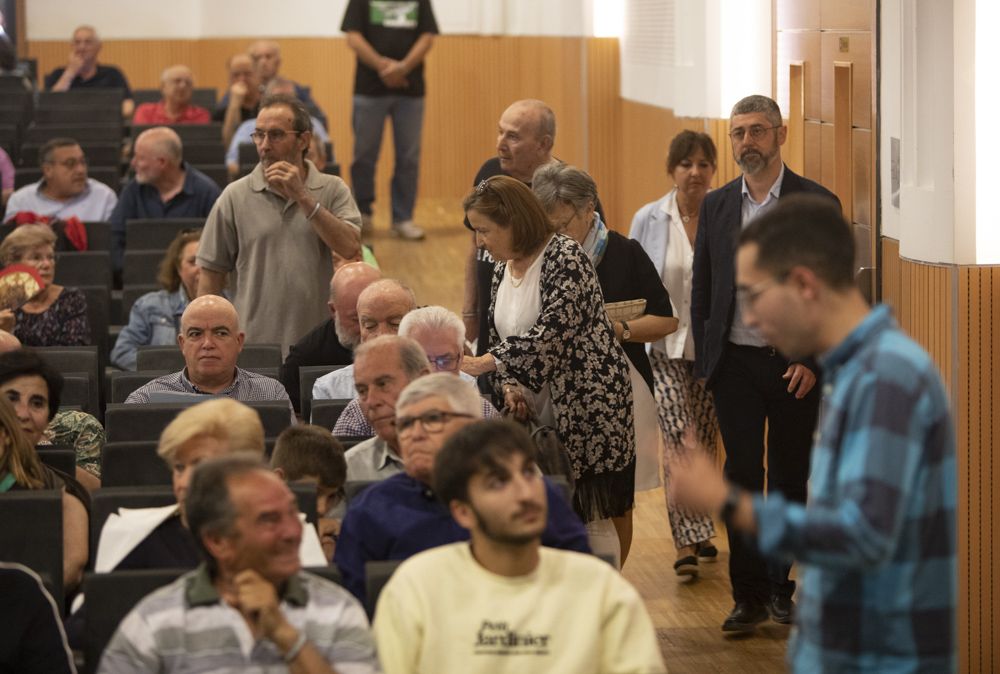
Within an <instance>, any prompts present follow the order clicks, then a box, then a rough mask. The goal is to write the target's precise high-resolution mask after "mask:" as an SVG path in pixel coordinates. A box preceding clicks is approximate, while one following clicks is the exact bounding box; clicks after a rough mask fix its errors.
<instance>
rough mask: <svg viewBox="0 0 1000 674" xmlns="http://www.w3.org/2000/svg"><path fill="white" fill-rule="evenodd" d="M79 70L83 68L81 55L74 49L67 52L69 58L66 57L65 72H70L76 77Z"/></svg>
mask: <svg viewBox="0 0 1000 674" xmlns="http://www.w3.org/2000/svg"><path fill="white" fill-rule="evenodd" d="M81 70H83V57H82V56H80V55H79V54H77V53H76V52H75V51H71V52H70V53H69V58H68V59H66V70H65V72H67V73H70V74H72V75H73V77H76V75H77V74H78V73H79V72H80V71H81Z"/></svg>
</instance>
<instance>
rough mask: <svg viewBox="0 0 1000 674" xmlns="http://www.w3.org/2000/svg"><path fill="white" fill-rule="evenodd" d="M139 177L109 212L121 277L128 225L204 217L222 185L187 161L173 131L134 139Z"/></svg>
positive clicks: (161, 130) (149, 131)
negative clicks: (140, 221)
mask: <svg viewBox="0 0 1000 674" xmlns="http://www.w3.org/2000/svg"><path fill="white" fill-rule="evenodd" d="M132 168H133V169H134V170H135V178H133V179H132V180H131V181H129V183H128V184H127V185H126V186H125V187H124V189H122V193H121V196H120V197H119V198H118V205H117V206H115V210H114V212H112V213H111V251H112V252H111V258H112V264H113V266H114V269H115V273H116V274H118V273H121V270H122V260H123V258H124V255H125V221H126V220H130V219H132V220H134V219H138V218H146V219H150V218H206V217H208V214H209V212H211V210H212V206H213V205H214V204H215V200H216V199H218V198H219V193H220V190H219V186H218V185H216V184H215V181H213V180H212V179H211V178H209V177H208V176H206V175H205V174H204V173H202V172H201V171H199V170H198V169H196V168H195V167H193V166H190V165H189V164H187V163H185V162H184V147H183V145H182V144H181V139H180V136H178V135H177V132H176V131H174V130H173V129H171V128H168V127H165V126H158V127H155V128H152V129H147V130H146V131H143V132H142V133H141V134H139V137H138V138H136V140H135V151H134V152H133V155H132Z"/></svg>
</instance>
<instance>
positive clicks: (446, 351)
mask: <svg viewBox="0 0 1000 674" xmlns="http://www.w3.org/2000/svg"><path fill="white" fill-rule="evenodd" d="M399 336H400V337H410V338H412V339H414V340H416V342H417V343H418V344H420V346H421V347H422V348H423V350H424V353H425V354H427V360H428V361H430V363H431V369H432V370H433V371H435V372H447V373H449V374H453V375H455V376H457V377H461V378H462V379H465V380H466V381H468V382H469V383H470V384H473V385H475V383H476V380H475V378H473V377H470V376H469V375H467V374H465V373H464V372H462V371H461V368H462V359H463V358H464V357H465V324H464V323H462V319H461V318H459V317H458V316H456V315H455V314H454V313H452V312H450V311H448V310H447V309H445V308H444V307H437V306H431V307H420V308H419V309H414V310H413V311H411V312H410V313H408V314H406V315H405V316H403V320H402V321H401V322H400V323H399ZM481 402H482V408H483V409H482V416H483V418H493V417H498V416H500V413H499V412H497V409H496V408H495V407H493V404H492V403H491V402H490V401H488V400H486V399H485V398H482V399H481ZM333 434H334V435H340V436H355V437H369V436H371V435H374V434H375V429H373V428H372V425H371V424H370V423H368V419H366V418H365V414H364V412H362V410H361V400H360V399H359V398H355V399H354V400H352V401H351V403H350V404H349V405H348V406H347V407H346V408H344V411H343V412H342V413H341V415H340V418H339V419H337V423H336V425H335V426H334V427H333Z"/></svg>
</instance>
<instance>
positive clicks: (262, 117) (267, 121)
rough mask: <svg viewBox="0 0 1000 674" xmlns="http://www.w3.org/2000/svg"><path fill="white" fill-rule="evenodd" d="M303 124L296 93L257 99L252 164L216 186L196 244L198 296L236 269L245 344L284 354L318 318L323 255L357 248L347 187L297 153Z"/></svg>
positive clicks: (324, 290)
mask: <svg viewBox="0 0 1000 674" xmlns="http://www.w3.org/2000/svg"><path fill="white" fill-rule="evenodd" d="M310 128H311V122H310V119H309V112H308V111H307V110H306V109H305V107H304V106H303V105H302V103H301V102H300V101H299V100H297V99H295V98H292V97H290V96H281V95H278V96H271V97H268V98H266V99H264V101H263V102H262V103H261V109H260V113H259V114H258V115H257V126H256V131H254V135H253V139H254V143H255V144H256V146H257V154H258V155H259V157H260V162H259V163H258V164H257V166H256V167H255V168H254V170H253V171H252V172H251V173H250V175H248V176H246V177H244V178H241V179H239V180H237V181H236V182H234V183H230V184H229V186H227V187H226V189H225V190H223V192H222V195H221V196H220V197H219V199H218V201H216V202H215V206H214V207H213V208H212V212H211V213H210V214H209V216H208V220H207V222H206V223H205V232H204V234H203V235H202V238H201V244H200V246H199V248H198V264H199V265H201V277H200V279H199V281H198V294H199V295H209V294H215V295H218V294H219V293H221V292H222V289H223V288H224V287H225V285H226V275H227V274H229V273H230V272H234V271H237V270H238V274H237V275H236V278H235V286H236V287H235V293H234V294H235V301H234V304H235V305H236V309H237V311H238V312H239V314H240V316H241V317H243V319H244V326H245V328H244V329H245V330H246V336H247V342H248V343H251V344H254V343H262V342H263V343H266V342H271V343H279V344H281V348H282V351H283V352H285V353H287V351H288V348H289V347H290V346H291V345H292V344H294V343H295V342H297V341H298V340H299V339H300V338H301V337H302V336H303V335H305V334H306V333H307V332H309V330H311V329H312V328H313V326H315V325H316V324H317V323H319V322H321V321H322V320H323V319H324V318H326V316H327V307H326V300H327V297H328V294H329V282H330V277H331V276H333V257H332V255H331V252H334V253H337V254H338V255H340V256H342V257H348V258H350V257H353V256H354V255H356V254H357V252H358V248H359V246H360V231H361V214H360V213H359V212H358V207H357V206H356V205H355V203H354V199H353V198H352V197H351V192H350V190H349V189H348V187H347V185H346V184H344V181H343V180H341V179H340V178H338V177H337V176H332V175H328V174H325V173H321V172H320V171H319V170H318V169H317V168H316V166H315V165H314V164H313V163H312V162H310V161H309V160H307V159H306V158H305V155H306V151H307V150H308V149H309V143H310V142H311V141H312V131H311V130H310Z"/></svg>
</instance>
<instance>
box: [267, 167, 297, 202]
mask: <svg viewBox="0 0 1000 674" xmlns="http://www.w3.org/2000/svg"><path fill="white" fill-rule="evenodd" d="M264 179H265V180H267V184H268V185H270V186H271V187H273V188H274V189H276V190H277V191H278V192H281V193H282V194H283V195H285V198H286V199H298V198H299V197H300V196H302V194H303V193H304V192H305V189H306V187H305V183H303V182H302V174H301V173H300V172H299V167H297V166H295V165H294V164H291V163H289V162H287V161H277V162H274V163H273V164H271V165H270V166H268V167H267V168H266V169H264Z"/></svg>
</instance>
